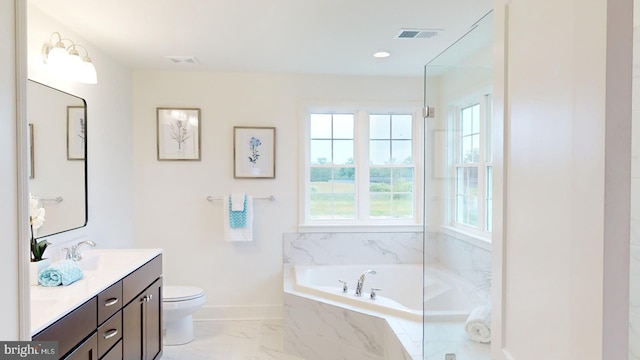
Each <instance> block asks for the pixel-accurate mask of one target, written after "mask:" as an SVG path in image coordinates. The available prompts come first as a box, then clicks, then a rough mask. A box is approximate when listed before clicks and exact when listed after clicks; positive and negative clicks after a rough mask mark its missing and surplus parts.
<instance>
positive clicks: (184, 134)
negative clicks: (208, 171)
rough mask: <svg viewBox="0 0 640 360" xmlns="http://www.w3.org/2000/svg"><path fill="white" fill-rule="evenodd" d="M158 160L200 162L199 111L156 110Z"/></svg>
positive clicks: (181, 109)
mask: <svg viewBox="0 0 640 360" xmlns="http://www.w3.org/2000/svg"><path fill="white" fill-rule="evenodd" d="M156 115H157V138H158V139H157V140H158V160H200V109H197V108H157V109H156Z"/></svg>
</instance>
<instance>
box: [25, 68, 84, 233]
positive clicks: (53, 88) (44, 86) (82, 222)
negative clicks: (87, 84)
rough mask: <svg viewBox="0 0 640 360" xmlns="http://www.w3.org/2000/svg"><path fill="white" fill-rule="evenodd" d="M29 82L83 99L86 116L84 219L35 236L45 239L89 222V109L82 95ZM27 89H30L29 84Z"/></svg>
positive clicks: (32, 81)
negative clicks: (63, 227)
mask: <svg viewBox="0 0 640 360" xmlns="http://www.w3.org/2000/svg"><path fill="white" fill-rule="evenodd" d="M29 82H30V83H33V84H36V85H41V86H44V87H46V88H49V89H51V90H54V91H57V92H61V93H63V94H65V95H69V96H73V97H74V98H77V99H79V100H82V103H83V104H84V118H85V141H84V166H83V170H84V174H83V180H84V219H83V222H82V224H81V225H79V226H77V227H72V228H68V229H64V230H60V231H57V232H52V233H50V234H46V235H39V236H36V237H35V238H36V239H44V238H47V237H50V236H54V235H58V234H62V233H65V232H69V231H72V230H77V229H80V228H83V227H85V226H87V223H88V221H89V177H88V165H87V164H88V160H89V154H88V146H87V144H88V142H89V118H88V116H87V113H88V111H87V101H86V100H85V99H84V98H82V97H80V96H77V95H74V94H71V93H68V92H66V91H63V90H60V89H57V88H55V87H53V86H50V85H47V84H43V83H41V82H39V81H35V80H32V79H27V83H29ZM27 85H28V84H27ZM27 89H28V86H27ZM26 93H27V109H28V103H29V101H30V99H29V96H28V91H26ZM27 115H28V114H27ZM65 124H66V122H65ZM67 141H68V139H67ZM30 146H33V144H31V145H30ZM29 191H31V189H30V186H29Z"/></svg>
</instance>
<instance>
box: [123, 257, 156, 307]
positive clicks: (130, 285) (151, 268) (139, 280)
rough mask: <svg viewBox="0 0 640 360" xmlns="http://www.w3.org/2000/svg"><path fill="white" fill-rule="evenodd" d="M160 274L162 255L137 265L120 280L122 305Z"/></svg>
mask: <svg viewBox="0 0 640 360" xmlns="http://www.w3.org/2000/svg"><path fill="white" fill-rule="evenodd" d="M160 275H162V255H158V256H156V257H155V258H153V260H151V261H149V262H148V263H146V264H144V265H142V266H141V267H139V268H138V269H137V270H136V271H134V272H132V273H131V274H129V275H128V276H127V277H125V278H124V279H123V280H122V298H123V300H124V304H123V306H124V305H126V304H128V303H129V302H130V301H131V300H133V299H134V298H135V297H136V296H137V295H138V294H140V292H141V291H142V290H144V289H145V288H146V287H147V286H149V284H151V283H153V282H154V281H155V280H156V279H157V278H159V277H160Z"/></svg>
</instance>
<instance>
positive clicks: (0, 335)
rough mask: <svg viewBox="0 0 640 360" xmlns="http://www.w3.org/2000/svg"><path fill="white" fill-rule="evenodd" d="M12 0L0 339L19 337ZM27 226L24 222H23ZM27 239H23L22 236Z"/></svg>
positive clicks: (3, 142)
mask: <svg viewBox="0 0 640 360" xmlns="http://www.w3.org/2000/svg"><path fill="white" fill-rule="evenodd" d="M14 14H15V9H14V2H13V1H2V2H0V29H1V30H0V108H2V109H3V111H0V165H1V166H2V171H0V198H2V199H3V201H0V229H2V235H1V236H0V244H1V246H2V251H0V272H2V274H4V275H5V276H3V280H2V291H3V293H4V296H1V297H0V308H1V309H2V312H0V323H1V324H2V326H0V339H2V340H18V339H19V336H20V331H19V318H18V317H19V314H20V308H19V304H18V293H19V284H18V281H19V279H18V276H17V274H18V268H19V262H18V243H19V242H18V226H17V224H18V211H17V208H18V198H17V192H18V183H17V178H18V164H17V153H16V148H17V146H16V145H17V144H16V117H17V111H16V99H17V96H16V71H15V58H16V42H15V30H16V29H15V22H16V17H15V16H14ZM24 228H26V224H25V226H24ZM25 241H26V240H25Z"/></svg>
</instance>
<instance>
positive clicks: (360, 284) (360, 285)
mask: <svg viewBox="0 0 640 360" xmlns="http://www.w3.org/2000/svg"><path fill="white" fill-rule="evenodd" d="M369 274H371V275H375V274H376V271H375V270H371V269H369V270H367V271H365V272H363V273H362V275H360V277H359V278H358V284H356V293H355V295H356V296H362V288H363V287H364V279H365V278H366V277H367V275H369Z"/></svg>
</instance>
